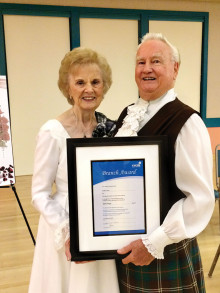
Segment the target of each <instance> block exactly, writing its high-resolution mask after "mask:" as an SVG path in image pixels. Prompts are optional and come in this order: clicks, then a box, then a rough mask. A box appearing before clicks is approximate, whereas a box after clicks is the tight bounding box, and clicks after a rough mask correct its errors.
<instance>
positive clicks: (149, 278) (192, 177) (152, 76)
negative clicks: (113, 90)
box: [116, 33, 214, 293]
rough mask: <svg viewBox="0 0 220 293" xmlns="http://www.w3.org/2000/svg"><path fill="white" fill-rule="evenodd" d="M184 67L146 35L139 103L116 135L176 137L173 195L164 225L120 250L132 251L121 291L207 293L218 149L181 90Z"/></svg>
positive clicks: (123, 266) (162, 41) (138, 72)
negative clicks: (202, 249)
mask: <svg viewBox="0 0 220 293" xmlns="http://www.w3.org/2000/svg"><path fill="white" fill-rule="evenodd" d="M179 66H180V56H179V52H178V50H177V49H176V47H174V46H173V45H172V44H171V43H170V42H169V41H168V40H167V39H166V38H165V37H164V36H163V35H162V34H154V33H149V34H146V35H145V36H144V37H143V39H142V42H141V44H140V45H139V47H138V50H137V55H136V69H135V80H136V83H137V86H138V89H139V95H140V98H139V99H138V101H137V102H136V103H135V104H134V105H130V106H129V107H127V108H125V109H124V110H123V112H122V113H121V115H120V117H119V119H118V123H117V130H116V132H117V133H116V136H135V135H138V136H146V135H167V136H168V137H169V148H168V149H169V151H168V158H169V160H168V170H169V178H168V181H169V193H168V196H167V198H166V199H162V201H163V202H166V205H164V206H163V207H162V209H163V211H162V215H161V219H162V224H161V226H160V227H158V228H157V229H156V230H154V231H153V232H152V233H151V234H149V235H148V234H147V235H144V236H143V237H142V239H139V240H136V241H133V242H132V243H130V244H129V245H128V246H126V247H123V248H121V249H119V250H118V253H119V254H126V253H129V254H128V256H126V257H125V258H124V259H123V260H122V261H120V260H119V261H117V271H118V278H119V283H120V292H121V293H124V292H129V293H134V292H148V293H157V292H158V293H159V292H188V293H195V292H200V293H201V292H205V285H204V277H203V271H202V264H201V258H200V253H199V248H198V244H197V241H196V238H195V237H196V235H198V234H199V233H200V232H201V231H202V230H203V229H204V228H205V227H206V225H207V224H208V222H209V220H210V218H211V215H212V212H213V208H214V196H213V183H212V151H211V146H210V139H209V135H208V132H207V129H206V127H205V125H204V123H203V121H202V119H201V118H200V117H199V115H198V113H197V112H196V111H195V110H193V109H192V108H190V107H189V106H187V105H185V104H183V103H182V102H181V101H180V100H179V99H178V98H177V95H176V94H175V92H174V84H175V80H176V77H177V74H178V70H179ZM130 116H132V117H136V123H133V122H132V123H131V122H130V121H131V119H129V117H130ZM137 125H138V126H137Z"/></svg>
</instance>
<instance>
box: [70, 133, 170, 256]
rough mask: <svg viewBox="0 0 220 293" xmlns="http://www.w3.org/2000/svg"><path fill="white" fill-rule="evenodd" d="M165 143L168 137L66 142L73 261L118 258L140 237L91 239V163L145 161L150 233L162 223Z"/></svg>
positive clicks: (94, 139) (123, 236)
mask: <svg viewBox="0 0 220 293" xmlns="http://www.w3.org/2000/svg"><path fill="white" fill-rule="evenodd" d="M167 141H168V140H167V136H145V137H144V136H141V137H138V136H136V137H113V138H77V139H74V138H68V139H67V171H68V195H69V220H70V252H71V260H72V261H86V260H101V259H114V258H121V257H123V256H121V255H119V254H117V249H119V248H121V247H123V246H125V245H127V244H129V243H130V242H131V241H133V240H136V239H138V238H140V237H141V236H140V235H139V234H135V235H108V236H103V237H96V236H94V234H93V227H94V225H93V218H94V217H93V212H92V209H93V206H92V205H93V202H92V183H91V182H92V179H91V178H92V176H91V161H92V160H113V161H114V160H127V159H131V160H132V159H134V158H137V159H138V158H143V157H144V158H145V161H146V162H145V175H146V176H145V178H146V179H145V180H146V182H145V184H146V188H145V191H144V192H146V194H145V196H146V198H147V200H146V202H145V204H146V207H145V208H146V217H147V225H148V232H151V231H153V230H154V229H156V228H157V227H158V226H159V225H160V224H161V214H162V200H161V199H162V198H164V197H165V196H166V192H167V188H166V186H167V184H166V182H167V179H166V178H167V143H168V142H167Z"/></svg>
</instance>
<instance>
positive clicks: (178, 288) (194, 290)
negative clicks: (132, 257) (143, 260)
mask: <svg viewBox="0 0 220 293" xmlns="http://www.w3.org/2000/svg"><path fill="white" fill-rule="evenodd" d="M116 267H117V274H118V280H119V287H120V293H137V292H142V293H163V292H164V293H165V292H166V293H167V292H185V293H205V292H206V291H205V283H204V276H203V269H202V263H201V257H200V252H199V247H198V243H197V240H196V238H193V239H186V240H183V241H181V242H179V243H175V244H171V245H168V246H166V247H165V250H164V259H162V260H160V259H154V261H153V262H152V263H151V264H150V265H148V266H135V265H134V264H132V263H130V264H128V265H124V264H122V262H121V260H116Z"/></svg>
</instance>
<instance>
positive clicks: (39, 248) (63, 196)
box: [28, 119, 119, 293]
mask: <svg viewBox="0 0 220 293" xmlns="http://www.w3.org/2000/svg"><path fill="white" fill-rule="evenodd" d="M66 138H69V135H68V133H67V132H66V130H65V128H64V127H63V126H62V124H61V123H60V122H59V121H58V120H55V119H53V120H49V121H48V122H46V123H45V124H44V125H43V126H42V128H41V129H40V132H39V134H38V141H37V147H36V153H35V166H34V175H33V182H32V201H33V204H34V206H35V207H36V209H37V210H39V212H40V213H41V216H40V220H39V226H38V234H37V239H36V247H35V252H34V260H33V265H32V272H31V278H30V284H29V291H28V292H29V293H119V288H118V280H117V274H116V267H115V261H114V260H100V261H94V262H89V263H85V264H75V263H74V262H68V261H67V259H66V256H65V251H64V242H65V239H66V235H65V229H63V228H64V227H65V226H66V225H67V224H68V220H69V216H68V185H67V161H66ZM54 182H56V192H55V194H53V195H51V186H52V185H53V183H54Z"/></svg>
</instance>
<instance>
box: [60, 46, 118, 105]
mask: <svg viewBox="0 0 220 293" xmlns="http://www.w3.org/2000/svg"><path fill="white" fill-rule="evenodd" d="M85 64H97V65H98V67H99V68H100V70H101V74H102V79H103V85H104V88H103V93H104V94H106V93H107V91H108V90H109V88H110V86H111V84H112V71H111V67H110V66H109V64H108V62H107V60H106V58H105V57H103V56H102V55H100V54H99V53H97V52H96V51H94V50H92V49H89V48H83V47H78V48H75V49H73V50H72V51H70V52H68V53H67V54H66V55H65V56H64V58H63V60H62V61H61V65H60V69H59V79H58V87H59V89H60V91H61V92H62V93H63V95H64V96H65V97H66V98H67V100H68V102H69V103H70V104H71V105H72V104H73V100H72V99H71V97H70V95H69V74H70V73H71V71H72V69H73V68H74V66H76V65H85Z"/></svg>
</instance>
